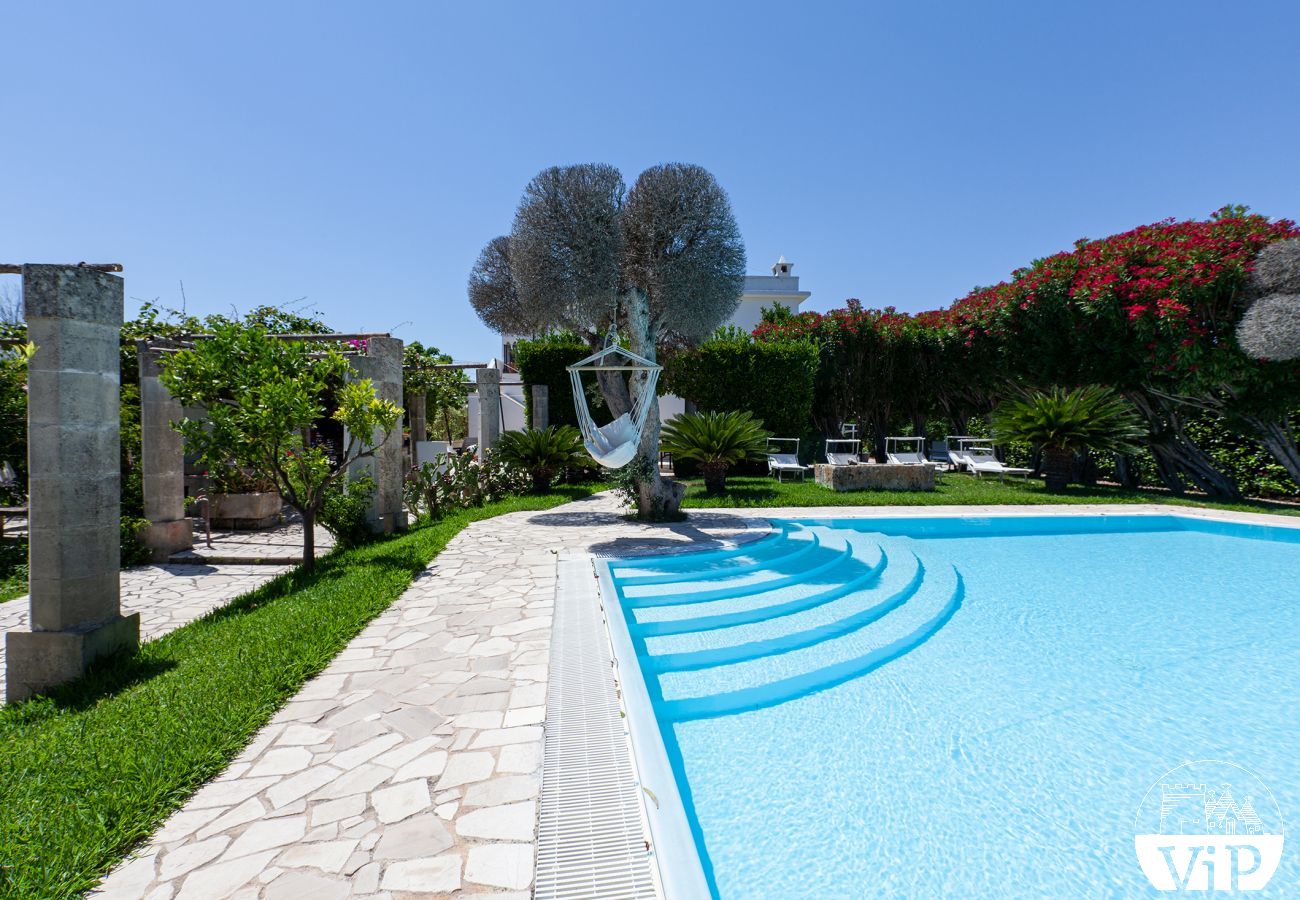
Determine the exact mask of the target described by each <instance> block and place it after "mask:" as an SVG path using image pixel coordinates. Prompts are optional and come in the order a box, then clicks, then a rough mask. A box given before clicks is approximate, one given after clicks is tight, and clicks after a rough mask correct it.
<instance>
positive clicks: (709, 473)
mask: <svg viewBox="0 0 1300 900" xmlns="http://www.w3.org/2000/svg"><path fill="white" fill-rule="evenodd" d="M700 472H701V473H703V475H704V491H705V493H708V494H722V493H725V492H726V490H727V464H726V463H706V464H705V465H702V466H700Z"/></svg>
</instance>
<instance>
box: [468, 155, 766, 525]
mask: <svg viewBox="0 0 1300 900" xmlns="http://www.w3.org/2000/svg"><path fill="white" fill-rule="evenodd" d="M744 274H745V248H744V244H743V242H742V241H741V238H740V230H739V228H738V227H737V226H736V220H735V218H734V216H733V215H732V213H731V204H730V202H729V201H728V199H727V195H726V193H725V192H724V191H723V190H722V188H721V187H720V186H719V185H718V183H717V180H716V179H714V177H713V176H712V175H711V174H710V173H709V172H708V171H706V170H705V169H702V168H700V167H699V166H693V165H686V164H682V163H670V164H667V165H660V166H654V167H653V168H650V169H647V170H646V171H644V172H642V173H641V175H640V177H638V178H637V181H636V184H635V185H633V187H632V189H631V190H630V191H628V190H627V189H626V186H625V185H624V183H623V177H622V175H620V174H619V172H618V170H617V169H615V168H614V167H613V166H608V165H601V164H589V165H578V166H557V167H554V168H550V169H546V170H545V171H543V172H541V173H540V174H538V175H537V177H536V178H534V179H533V180H532V181H531V182H529V183H528V186H527V187H526V188H525V189H524V196H523V199H522V200H521V201H520V203H519V210H518V212H517V213H516V214H515V223H514V230H513V231H512V232H511V234H510V237H509V238H508V239H504V238H494V239H493V240H492V241H491V242H490V243H489V244H488V246H487V247H486V248H484V251H483V253H482V254H481V255H480V257H479V260H478V262H477V264H476V265H475V267H474V270H473V272H472V273H471V275H470V283H469V298H470V303H471V304H472V305H473V306H474V308H475V310H476V311H477V312H478V314H479V316H480V318H482V319H483V321H484V322H485V323H486V324H487V325H489V326H490V327H492V328H494V329H497V330H499V331H504V332H510V333H514V334H536V333H538V332H539V331H541V330H544V329H547V328H568V329H571V330H573V331H577V332H579V333H581V334H583V335H586V336H591V335H593V334H598V333H599V332H601V331H603V330H605V329H606V328H607V327H616V328H617V330H618V332H619V334H620V335H621V336H622V337H623V338H625V339H626V341H627V346H628V347H629V349H631V350H632V351H633V352H635V353H638V354H640V355H641V356H644V357H646V358H647V359H650V360H654V359H655V358H656V354H657V351H658V348H659V347H661V346H679V345H693V344H696V343H698V342H700V341H702V340H704V339H705V338H707V337H708V336H709V335H710V334H712V333H713V330H714V329H715V328H717V327H718V326H719V325H721V324H722V323H723V322H725V321H726V320H727V318H728V316H730V315H731V314H732V313H733V312H734V311H735V309H736V306H737V305H738V304H739V303H740V294H741V289H742V287H743V284H744ZM600 387H601V392H602V394H603V395H604V397H605V403H606V405H607V406H608V407H609V410H610V412H611V413H612V414H613V415H615V416H618V415H622V414H623V413H625V412H627V411H628V410H629V409H631V407H632V403H633V402H634V401H635V400H636V399H638V397H639V395H640V393H641V392H642V391H644V390H645V389H646V379H645V377H644V376H637V377H633V378H629V379H626V380H625V379H623V378H622V377H621V376H620V375H619V374H618V373H602V377H601V378H600ZM647 402H650V403H651V404H652V405H651V407H650V417H649V419H648V420H647V422H646V426H645V429H644V430H643V432H642V434H641V444H640V448H639V456H638V459H639V463H638V464H637V466H636V468H635V469H634V470H633V471H635V472H639V473H644V474H643V475H640V476H638V478H637V485H636V489H637V497H638V503H637V505H638V511H639V513H640V515H641V516H642V517H643V518H652V519H658V518H665V517H668V516H671V515H673V514H675V513H676V511H677V508H678V506H679V505H680V504H681V498H682V490H681V488H680V486H678V485H675V484H671V483H669V482H665V481H664V480H663V479H662V478H660V477H659V469H658V466H657V465H656V461H657V459H658V456H657V454H658V450H659V415H658V407H657V405H655V404H654V403H653V398H647Z"/></svg>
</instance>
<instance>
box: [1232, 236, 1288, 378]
mask: <svg viewBox="0 0 1300 900" xmlns="http://www.w3.org/2000/svg"><path fill="white" fill-rule="evenodd" d="M1246 290H1247V297H1248V299H1249V300H1250V306H1249V307H1248V308H1247V309H1246V313H1245V315H1244V316H1242V318H1241V322H1240V323H1239V324H1238V325H1237V342H1238V343H1239V344H1240V345H1241V349H1242V350H1244V351H1246V354H1247V355H1249V356H1252V357H1254V358H1256V359H1270V360H1278V361H1281V360H1292V359H1300V238H1292V239H1290V240H1286V241H1278V242H1277V243H1275V244H1269V245H1268V246H1267V247H1265V248H1264V249H1263V250H1261V251H1260V252H1259V256H1258V257H1256V258H1255V266H1254V269H1253V270H1252V272H1251V275H1250V282H1249V284H1248V285H1247V288H1246Z"/></svg>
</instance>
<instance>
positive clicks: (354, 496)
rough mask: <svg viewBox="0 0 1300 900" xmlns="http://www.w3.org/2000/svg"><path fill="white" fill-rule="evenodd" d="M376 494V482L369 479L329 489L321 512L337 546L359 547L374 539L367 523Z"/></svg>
mask: <svg viewBox="0 0 1300 900" xmlns="http://www.w3.org/2000/svg"><path fill="white" fill-rule="evenodd" d="M272 488H274V485H272ZM374 492H375V483H374V481H373V480H371V479H370V478H367V477H363V478H357V479H355V480H353V481H349V482H348V483H347V484H340V483H338V482H335V483H334V484H332V485H330V487H329V488H328V489H327V490H326V492H325V502H324V503H323V504H322V505H321V510H320V523H321V524H322V525H324V526H325V527H326V528H327V529H329V533H330V534H332V535H334V544H335V546H337V547H342V548H347V547H358V546H360V545H361V544H364V543H366V542H367V541H369V540H372V539H373V538H374V533H373V532H371V530H370V523H369V522H368V521H367V520H366V514H367V513H368V512H369V511H370V498H371V497H372V496H373V495H374Z"/></svg>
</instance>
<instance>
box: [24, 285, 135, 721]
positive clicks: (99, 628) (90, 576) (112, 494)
mask: <svg viewBox="0 0 1300 900" xmlns="http://www.w3.org/2000/svg"><path fill="white" fill-rule="evenodd" d="M23 310H24V314H25V315H26V318H27V333H28V337H29V339H30V340H31V341H32V342H33V343H34V344H36V353H35V355H34V356H33V357H32V360H31V364H30V366H29V367H28V371H27V390H28V393H27V401H28V403H27V423H28V445H27V456H28V467H29V471H30V484H29V487H30V492H29V500H28V506H29V509H30V513H31V518H30V520H29V522H30V545H29V546H30V549H29V551H28V552H29V563H30V579H31V581H30V584H31V597H30V603H31V620H30V622H29V628H27V629H17V628H16V629H13V630H12V631H10V632H9V634H8V635H7V636H6V642H5V652H6V669H5V697H6V699H7V700H8V701H9V702H13V701H16V700H23V699H26V698H27V697H30V696H32V695H33V694H36V693H40V692H42V691H45V690H47V689H49V688H51V687H54V686H55V685H58V684H61V683H63V682H65V681H71V680H72V679H74V678H76V677H78V676H79V675H81V673H82V672H84V671H85V669H86V666H87V665H89V664H90V663H91V662H92V661H93V660H95V659H97V658H99V657H101V656H107V655H109V654H112V653H116V652H118V651H123V650H132V649H134V648H135V647H137V646H138V645H139V643H140V616H139V614H138V613H133V614H131V615H129V616H123V615H122V614H121V607H120V598H121V594H120V584H119V581H118V569H119V568H120V566H119V563H120V550H119V539H120V538H119V523H120V520H121V499H120V492H121V472H120V455H121V438H120V420H119V418H118V416H119V413H118V389H119V386H120V384H119V382H120V378H121V367H120V357H119V348H118V344H119V341H120V339H121V338H120V335H121V329H122V279H121V278H118V277H117V276H115V275H109V274H106V273H102V272H96V271H91V270H88V269H81V268H77V267H76V266H47V265H26V266H23Z"/></svg>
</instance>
